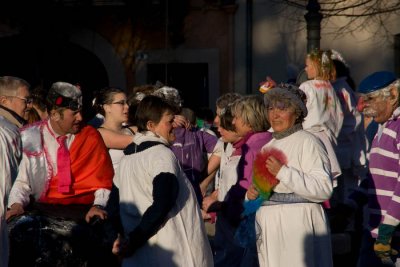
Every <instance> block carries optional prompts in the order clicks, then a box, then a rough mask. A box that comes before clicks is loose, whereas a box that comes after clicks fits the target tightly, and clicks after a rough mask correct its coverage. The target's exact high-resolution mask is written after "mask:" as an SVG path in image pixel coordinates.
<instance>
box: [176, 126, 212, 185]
mask: <svg viewBox="0 0 400 267" xmlns="http://www.w3.org/2000/svg"><path fill="white" fill-rule="evenodd" d="M174 133H175V135H176V140H175V141H174V143H173V144H172V146H171V149H172V151H173V152H174V154H175V156H176V158H177V159H178V161H179V163H180V164H181V166H182V169H183V171H184V172H185V174H186V176H187V177H188V178H189V180H190V181H191V182H196V183H200V182H201V180H202V178H204V175H203V174H205V173H204V170H205V168H206V167H207V153H212V152H213V151H214V148H215V145H216V144H217V142H218V138H217V137H216V136H214V135H212V134H209V133H207V132H205V131H201V130H199V129H197V128H192V129H185V128H182V127H180V128H175V129H174Z"/></svg>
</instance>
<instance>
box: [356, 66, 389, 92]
mask: <svg viewBox="0 0 400 267" xmlns="http://www.w3.org/2000/svg"><path fill="white" fill-rule="evenodd" d="M395 80H396V75H394V73H393V72H390V71H378V72H374V73H372V74H371V75H369V76H368V77H367V78H365V79H364V80H362V81H361V83H360V86H359V87H358V92H359V93H361V94H368V93H371V92H375V91H377V90H380V89H382V88H385V87H386V86H388V85H390V84H391V83H392V82H394V81H395Z"/></svg>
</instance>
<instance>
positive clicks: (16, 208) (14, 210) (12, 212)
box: [6, 203, 25, 221]
mask: <svg viewBox="0 0 400 267" xmlns="http://www.w3.org/2000/svg"><path fill="white" fill-rule="evenodd" d="M24 212H25V210H24V207H23V206H22V204H21V203H14V204H12V205H11V208H10V209H9V210H7V212H6V220H7V221H9V220H10V219H11V218H13V217H15V216H19V215H21V214H23V213H24Z"/></svg>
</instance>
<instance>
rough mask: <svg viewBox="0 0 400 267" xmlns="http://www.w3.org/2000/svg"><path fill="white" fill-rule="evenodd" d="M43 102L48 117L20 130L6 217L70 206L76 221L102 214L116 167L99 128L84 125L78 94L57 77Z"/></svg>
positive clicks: (80, 100) (71, 86) (60, 211)
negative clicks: (20, 149) (19, 156)
mask: <svg viewBox="0 0 400 267" xmlns="http://www.w3.org/2000/svg"><path fill="white" fill-rule="evenodd" d="M46 101H47V110H48V111H49V119H48V120H45V121H41V122H38V123H35V124H32V125H29V126H27V127H25V128H22V129H21V137H22V146H23V158H22V161H21V163H20V166H19V171H18V176H17V179H16V181H15V183H14V184H13V186H12V189H11V192H10V196H9V201H8V207H9V210H8V211H7V214H6V218H7V219H10V218H12V217H14V216H18V215H21V214H23V213H24V212H25V210H27V211H29V210H30V209H31V207H33V209H34V210H39V211H43V210H45V211H47V212H48V211H49V210H51V211H53V212H54V211H55V212H56V213H57V212H58V213H57V215H56V217H60V213H62V216H61V217H62V218H64V215H66V214H68V213H69V212H70V211H71V210H72V213H73V214H74V216H73V219H75V221H78V220H80V219H82V220H83V219H85V220H86V222H90V221H91V219H92V218H94V216H98V217H100V218H101V219H105V218H106V217H107V212H106V211H105V210H104V207H105V206H106V204H107V201H108V198H109V194H110V190H111V186H112V178H113V176H114V171H113V166H112V163H111V159H110V157H109V154H108V151H107V148H106V147H105V145H104V142H103V140H102V138H101V136H100V134H99V133H98V131H96V130H95V129H94V128H93V127H91V126H82V115H81V108H82V104H81V103H82V93H81V91H80V89H79V88H77V87H76V86H74V85H72V84H69V83H66V82H56V83H54V84H53V85H52V86H51V88H50V90H49V92H48V95H47V99H46ZM32 199H33V201H32ZM29 204H30V205H29ZM47 214H48V213H47Z"/></svg>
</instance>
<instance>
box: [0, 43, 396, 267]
mask: <svg viewBox="0 0 400 267" xmlns="http://www.w3.org/2000/svg"><path fill="white" fill-rule="evenodd" d="M304 71H305V73H306V76H307V79H306V80H304V81H301V80H298V81H296V82H291V83H285V82H283V83H277V82H275V81H273V79H271V78H269V77H268V79H267V80H266V81H265V82H263V83H261V87H260V90H259V92H257V93H255V94H252V95H240V94H238V93H232V92H230V93H226V94H224V95H221V96H220V97H219V98H218V99H217V101H216V103H215V110H216V115H215V118H214V121H213V122H210V120H211V119H210V115H209V113H210V112H211V111H210V109H205V108H202V109H199V110H198V112H197V113H196V110H192V109H190V107H184V106H182V99H181V97H180V94H179V90H177V89H176V88H172V87H168V86H164V85H162V84H156V85H143V86H138V87H135V88H134V89H133V91H132V92H129V93H128V94H127V93H126V92H125V91H124V90H121V89H119V88H116V87H106V88H102V89H100V90H98V91H97V92H96V93H95V94H94V99H93V109H94V111H95V112H96V116H95V117H94V118H93V119H92V120H91V121H88V122H85V121H83V116H82V92H81V88H80V87H79V86H77V85H73V84H70V83H68V82H65V81H57V82H55V83H53V84H52V86H51V87H50V88H48V89H47V88H41V87H37V88H34V89H32V90H31V88H30V84H29V83H28V82H27V81H25V80H23V79H21V78H18V77H12V76H3V77H0V126H1V127H0V163H1V164H0V166H1V168H0V174H1V175H0V267H7V266H198V267H203V266H204V267H207V266H238V267H239V266H240V267H245V266H246V267H247V266H249V267H252V266H256V267H257V266H262V267H270V266H274V267H289V266H300V267H301V266H304V267H313V266H315V267H317V266H318V267H331V266H334V260H333V249H332V234H334V233H337V232H355V231H359V235H353V236H356V237H357V238H359V240H358V239H357V240H358V241H359V243H360V244H361V249H359V248H358V247H357V248H356V247H354V246H353V247H352V252H353V253H352V254H351V257H350V259H349V262H348V265H347V266H358V267H368V266H371V267H372V266H373V267H379V266H400V259H399V254H398V249H400V238H399V237H400V231H398V225H399V224H400V183H399V176H400V171H399V167H398V166H399V162H400V137H399V135H398V132H399V130H400V129H398V128H399V127H400V122H399V121H400V120H398V117H399V116H400V98H399V92H400V79H398V78H397V77H396V76H395V74H394V73H392V72H388V71H377V72H374V73H372V74H370V75H368V76H367V77H366V78H365V79H363V80H362V81H361V82H360V84H359V86H356V85H355V83H354V82H353V80H352V78H351V76H350V71H349V66H348V64H347V62H346V61H345V60H344V59H343V56H342V55H341V54H340V53H338V52H337V51H335V50H327V51H324V50H319V49H318V50H314V51H312V52H310V53H309V54H307V56H306V58H305V69H304ZM299 77H300V76H299ZM206 111H207V112H206ZM211 113H212V112H211ZM360 212H361V213H362V214H363V217H364V218H365V220H364V221H360V220H357V219H356V215H357V214H359V213H360ZM206 222H207V223H213V224H215V235H214V238H213V239H212V242H211V240H210V239H209V238H208V236H207V231H206V228H205V223H206ZM357 240H354V244H357Z"/></svg>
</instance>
